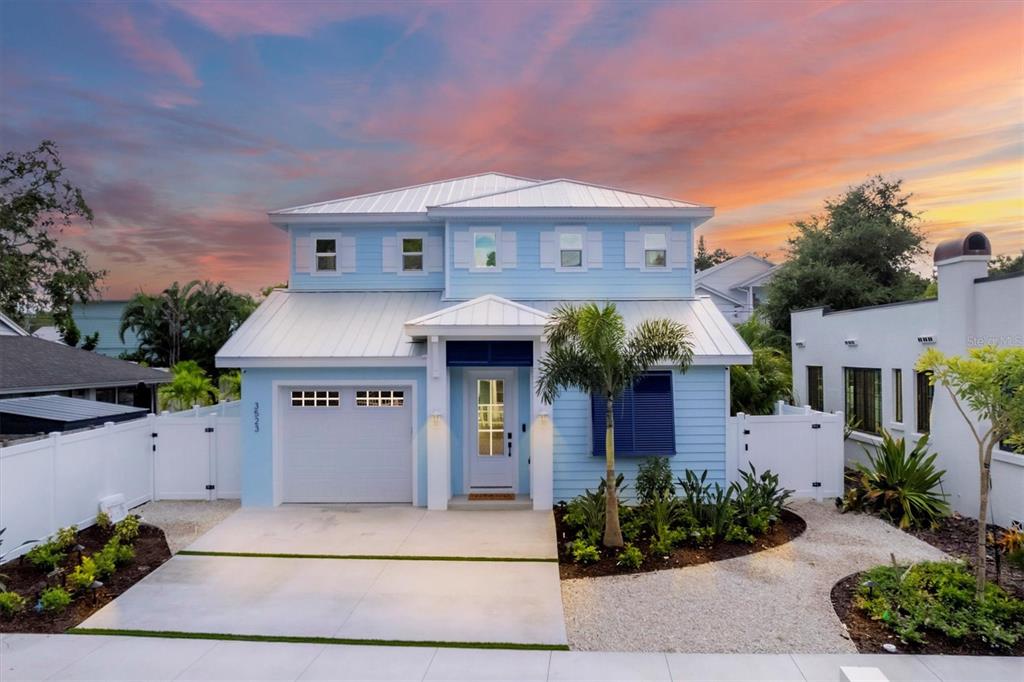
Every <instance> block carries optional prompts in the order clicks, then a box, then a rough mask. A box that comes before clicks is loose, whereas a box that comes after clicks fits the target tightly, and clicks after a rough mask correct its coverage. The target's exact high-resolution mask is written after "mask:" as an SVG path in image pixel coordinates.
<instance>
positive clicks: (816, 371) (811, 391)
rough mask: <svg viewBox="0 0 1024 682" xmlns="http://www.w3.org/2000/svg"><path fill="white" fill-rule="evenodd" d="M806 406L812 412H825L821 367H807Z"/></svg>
mask: <svg viewBox="0 0 1024 682" xmlns="http://www.w3.org/2000/svg"><path fill="white" fill-rule="evenodd" d="M807 404H808V405H810V406H811V409H812V410H817V411H818V412H824V411H825V379H824V376H823V374H822V370H821V365H807Z"/></svg>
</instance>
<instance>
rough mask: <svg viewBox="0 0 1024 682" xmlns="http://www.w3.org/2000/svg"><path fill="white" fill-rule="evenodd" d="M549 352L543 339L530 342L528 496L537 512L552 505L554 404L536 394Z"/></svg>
mask: <svg viewBox="0 0 1024 682" xmlns="http://www.w3.org/2000/svg"><path fill="white" fill-rule="evenodd" d="M547 351H548V344H547V342H546V341H544V340H543V339H537V340H536V341H534V342H533V367H531V368H530V412H531V415H530V416H531V419H530V494H531V495H532V496H533V508H534V509H535V510H537V511H546V510H548V509H551V506H552V504H553V503H554V451H555V448H554V443H555V424H554V418H553V409H552V408H553V407H554V406H553V405H546V404H545V403H544V402H543V401H542V400H541V399H540V396H539V395H537V387H538V385H539V383H540V359H541V358H543V357H544V355H545V354H546V353H547Z"/></svg>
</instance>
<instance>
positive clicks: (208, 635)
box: [66, 627, 569, 651]
mask: <svg viewBox="0 0 1024 682" xmlns="http://www.w3.org/2000/svg"><path fill="white" fill-rule="evenodd" d="M66 634H69V635H115V636H119V637H151V638H154V639H212V640H219V641H226V642H278V643H286V644H342V645H344V644H347V645H364V646H408V647H428V648H431V649H511V650H516V651H569V645H568V644H526V643H522V642H444V641H431V640H415V639H414V640H405V639H358V638H349V637H303V636H297V635H237V634H231V633H226V632H184V631H181V630H121V629H118V628H77V627H76V628H71V629H70V630H67V631H66Z"/></svg>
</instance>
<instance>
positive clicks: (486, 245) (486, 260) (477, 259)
mask: <svg viewBox="0 0 1024 682" xmlns="http://www.w3.org/2000/svg"><path fill="white" fill-rule="evenodd" d="M473 269H474V270H497V269H498V233H497V232H492V231H481V232H474V233H473Z"/></svg>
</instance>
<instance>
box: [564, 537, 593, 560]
mask: <svg viewBox="0 0 1024 682" xmlns="http://www.w3.org/2000/svg"><path fill="white" fill-rule="evenodd" d="M569 551H570V552H572V560H573V561H575V562H576V563H578V564H592V563H595V562H597V561H600V560H601V553H600V552H599V551H598V550H597V547H596V546H595V545H594V544H593V543H589V542H586V541H584V540H573V541H572V545H571V547H570V548H569Z"/></svg>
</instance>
